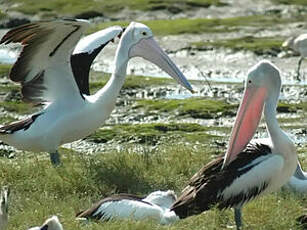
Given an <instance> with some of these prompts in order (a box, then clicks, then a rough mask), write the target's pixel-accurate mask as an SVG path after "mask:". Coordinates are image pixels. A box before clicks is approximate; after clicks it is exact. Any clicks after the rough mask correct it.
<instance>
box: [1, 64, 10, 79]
mask: <svg viewBox="0 0 307 230" xmlns="http://www.w3.org/2000/svg"><path fill="white" fill-rule="evenodd" d="M11 67H12V65H10V64H0V77H3V76H8V74H9V71H10V69H11Z"/></svg>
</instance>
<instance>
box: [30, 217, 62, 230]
mask: <svg viewBox="0 0 307 230" xmlns="http://www.w3.org/2000/svg"><path fill="white" fill-rule="evenodd" d="M28 230H63V226H62V224H61V222H60V221H59V218H58V217H57V216H52V217H50V218H49V219H47V220H46V221H45V222H44V223H43V225H42V226H40V227H32V228H29V229H28Z"/></svg>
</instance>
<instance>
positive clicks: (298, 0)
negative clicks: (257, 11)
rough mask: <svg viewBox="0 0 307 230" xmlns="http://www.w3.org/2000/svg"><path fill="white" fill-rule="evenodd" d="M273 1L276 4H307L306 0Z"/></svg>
mask: <svg viewBox="0 0 307 230" xmlns="http://www.w3.org/2000/svg"><path fill="white" fill-rule="evenodd" d="M271 1H272V2H274V3H276V4H285V5H302V6H307V1H305V0H271Z"/></svg>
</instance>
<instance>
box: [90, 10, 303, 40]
mask: <svg viewBox="0 0 307 230" xmlns="http://www.w3.org/2000/svg"><path fill="white" fill-rule="evenodd" d="M306 19H307V15H299V16H297V17H293V18H281V17H279V16H278V15H251V16H241V17H233V18H211V19H210V18H209V19H208V18H197V19H182V18H181V19H174V20H152V21H143V22H142V23H144V24H146V25H147V26H149V27H150V28H151V29H152V31H153V32H154V34H155V35H178V34H186V33H190V34H201V33H226V32H230V31H238V30H240V29H242V27H253V28H259V29H263V28H269V27H272V26H274V25H276V24H277V23H278V24H285V25H286V24H287V23H291V22H295V21H305V20H306ZM128 23H129V22H128V21H115V22H106V23H101V24H98V25H97V26H94V27H92V28H91V29H90V31H89V32H90V33H91V32H94V31H97V30H100V29H102V28H106V27H108V26H111V25H121V26H127V25H128Z"/></svg>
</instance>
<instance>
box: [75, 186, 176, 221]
mask: <svg viewBox="0 0 307 230" xmlns="http://www.w3.org/2000/svg"><path fill="white" fill-rule="evenodd" d="M175 200H176V195H175V193H174V191H170V190H168V191H155V192H152V193H150V194H149V195H148V196H146V197H144V198H142V197H140V196H136V195H132V194H124V193H122V194H115V195H112V196H109V197H106V198H103V199H102V200H100V201H98V202H97V203H95V204H94V205H93V206H92V207H91V208H89V209H87V210H85V211H82V212H80V213H78V214H77V215H76V217H77V219H84V218H85V219H93V220H99V221H107V220H112V219H128V218H131V219H133V220H144V219H153V220H155V221H157V222H158V223H160V224H171V223H173V222H175V221H177V220H178V219H179V217H178V216H176V215H175V213H174V212H172V211H170V210H169V208H170V207H171V205H172V204H173V203H174V201H175Z"/></svg>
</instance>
